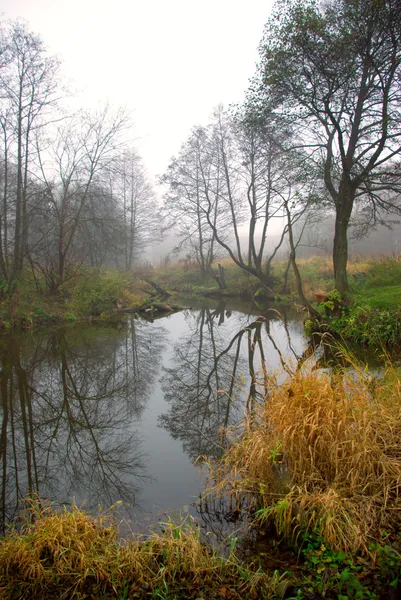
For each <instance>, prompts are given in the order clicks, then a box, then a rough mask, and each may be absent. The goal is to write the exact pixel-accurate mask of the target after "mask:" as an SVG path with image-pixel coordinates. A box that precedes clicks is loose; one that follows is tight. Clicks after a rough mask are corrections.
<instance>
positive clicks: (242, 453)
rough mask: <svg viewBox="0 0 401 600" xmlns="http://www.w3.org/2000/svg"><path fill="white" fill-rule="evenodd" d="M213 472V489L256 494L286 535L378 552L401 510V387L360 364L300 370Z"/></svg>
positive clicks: (394, 379)
mask: <svg viewBox="0 0 401 600" xmlns="http://www.w3.org/2000/svg"><path fill="white" fill-rule="evenodd" d="M389 381H391V384H389ZM212 472H213V476H214V478H215V482H216V483H215V485H214V487H212V488H211V489H210V493H212V492H213V493H216V492H217V493H227V491H229V493H230V494H231V495H236V496H237V497H238V495H241V494H244V493H251V494H254V495H255V497H256V498H257V501H258V503H259V505H262V507H263V508H262V510H261V513H260V514H261V515H262V516H263V518H264V519H265V520H266V521H270V522H274V523H275V525H276V527H277V529H278V530H279V531H280V532H282V533H284V534H286V535H288V536H293V535H295V536H296V535H297V532H299V531H300V528H306V529H311V528H312V529H314V530H318V531H319V532H320V533H321V535H322V536H323V538H324V539H325V540H326V542H327V543H328V544H330V545H331V546H333V547H334V548H338V549H344V550H347V551H352V552H356V551H362V552H365V553H368V552H369V544H370V542H371V541H372V540H373V539H374V538H375V537H376V536H377V535H378V532H379V530H380V528H386V527H391V526H392V525H393V524H394V522H396V521H397V522H398V520H399V515H400V511H401V504H400V490H401V382H400V380H399V378H398V377H397V376H396V375H395V373H388V374H387V376H386V377H385V378H383V380H376V379H372V378H371V377H370V376H369V375H368V374H367V373H366V372H365V371H363V370H358V369H355V368H354V369H352V370H351V371H348V372H345V373H341V374H337V375H335V374H328V373H322V372H317V371H314V372H309V373H301V372H298V373H296V374H295V375H294V376H293V377H292V379H291V380H290V381H289V382H288V383H287V384H285V385H284V386H281V387H277V388H275V389H274V391H273V393H272V394H271V397H270V398H269V399H268V400H267V401H266V402H265V404H264V406H263V407H261V408H260V409H259V411H258V412H257V414H256V415H255V418H254V419H253V420H252V421H249V420H248V421H247V423H246V426H245V431H244V433H243V434H242V435H241V437H240V439H239V440H237V441H236V442H234V443H233V444H232V446H231V448H230V449H229V450H228V452H227V454H226V456H225V459H224V460H223V461H222V462H221V463H220V464H218V465H215V466H214V469H213V470H212Z"/></svg>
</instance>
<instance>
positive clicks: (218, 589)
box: [0, 506, 279, 600]
mask: <svg viewBox="0 0 401 600" xmlns="http://www.w3.org/2000/svg"><path fill="white" fill-rule="evenodd" d="M35 514H36V518H35V521H34V523H32V524H26V525H25V526H24V527H23V530H22V531H20V532H17V531H13V532H10V533H9V534H8V535H7V536H6V537H5V538H3V540H1V541H0V598H10V599H11V598H16V597H18V598H29V599H35V598H41V599H47V598H68V599H70V598H103V597H104V598H159V599H163V598H165V599H169V598H176V599H178V598H189V597H197V596H199V595H202V597H205V598H215V597H226V598H230V599H233V600H234V599H236V598H244V597H246V598H261V597H263V598H268V597H269V596H270V595H271V592H272V590H273V589H274V587H275V585H278V583H279V580H278V577H276V578H275V577H268V576H267V575H264V574H262V573H261V572H260V571H259V570H258V569H256V568H254V569H252V568H251V567H250V568H248V569H246V568H244V567H243V566H241V565H240V564H239V563H238V562H237V561H236V560H235V558H234V556H230V557H229V558H228V559H223V558H220V557H219V556H217V554H214V553H211V552H210V551H209V550H208V549H207V548H206V546H205V545H204V544H203V543H202V542H201V541H200V539H199V531H198V530H197V528H195V527H191V526H189V525H188V524H186V523H183V524H181V525H176V524H174V523H172V522H169V523H166V524H164V534H163V535H157V534H154V535H152V536H151V537H150V538H148V539H136V540H133V541H130V542H126V543H122V542H120V541H119V540H118V537H117V528H116V526H115V524H114V523H113V521H112V519H111V518H110V516H109V515H108V514H103V515H99V516H97V517H91V516H89V515H88V514H86V513H85V512H84V511H83V510H81V509H78V508H77V507H73V509H72V510H70V511H67V510H64V511H62V512H57V511H53V510H52V509H51V508H49V509H46V510H41V509H40V508H38V506H35Z"/></svg>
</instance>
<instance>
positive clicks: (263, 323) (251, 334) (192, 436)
mask: <svg viewBox="0 0 401 600" xmlns="http://www.w3.org/2000/svg"><path fill="white" fill-rule="evenodd" d="M234 314H235V313H234ZM229 318H231V312H230V311H227V310H225V306H224V304H223V303H220V304H219V306H218V308H217V309H216V310H214V311H212V310H211V309H209V308H202V309H201V310H200V311H199V312H198V313H195V314H193V313H189V314H188V315H187V322H188V329H189V333H188V334H187V335H186V336H185V337H184V339H181V340H180V341H179V343H177V344H175V346H174V361H173V365H174V366H172V367H169V368H166V369H165V373H166V375H165V377H164V381H163V391H164V394H165V398H166V400H167V401H168V402H169V403H170V408H169V411H168V413H167V414H165V415H162V416H161V417H160V423H161V425H162V426H163V427H165V428H167V429H168V430H169V431H170V433H171V434H172V435H173V437H175V438H179V439H180V440H182V442H183V446H184V450H185V451H186V452H188V454H189V455H190V457H191V458H192V459H193V460H194V459H196V458H197V457H198V456H202V455H207V456H209V457H212V458H216V457H219V456H221V454H222V451H223V449H224V441H225V431H226V429H227V428H228V427H229V426H231V425H233V424H236V423H238V422H239V421H240V420H241V418H243V416H244V414H245V413H246V411H251V410H252V408H253V406H254V404H255V402H257V401H258V400H261V399H264V398H266V396H268V393H269V389H268V377H267V374H268V373H271V371H272V369H277V368H278V367H280V369H281V370H282V371H283V372H287V373H290V370H291V367H290V366H289V363H290V362H292V364H293V365H294V363H295V364H296V362H297V361H298V360H299V357H300V355H301V354H302V352H303V350H304V346H305V340H304V336H303V333H302V331H301V330H300V331H299V334H298V335H295V336H294V331H292V332H290V331H289V325H288V320H287V318H286V317H285V316H284V317H282V316H281V315H280V314H279V313H278V312H277V311H270V312H269V313H268V314H267V316H264V317H258V318H256V319H255V320H254V321H252V322H248V323H247V324H246V325H245V326H241V323H240V322H238V326H237V332H236V333H235V335H234V336H233V335H232V330H233V327H231V328H225V327H224V323H225V321H226V320H227V319H229ZM243 318H244V315H243ZM245 318H246V317H245ZM247 320H248V321H249V319H247ZM242 325H243V324H242ZM272 327H274V334H273V335H272V333H271V329H272ZM294 337H295V343H294V341H293V338H294ZM245 387H247V390H246V391H244V388H245Z"/></svg>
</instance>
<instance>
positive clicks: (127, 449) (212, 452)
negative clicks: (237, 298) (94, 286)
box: [0, 302, 307, 530]
mask: <svg viewBox="0 0 401 600" xmlns="http://www.w3.org/2000/svg"><path fill="white" fill-rule="evenodd" d="M255 310H257V309H255V308H253V309H252V308H250V307H248V306H247V305H240V304H235V305H234V304H233V305H231V304H230V305H229V304H227V305H225V304H222V303H220V304H218V303H217V302H216V303H209V304H205V305H199V307H197V308H192V309H189V310H185V311H182V312H179V313H176V314H173V315H170V316H168V317H165V318H163V319H159V320H155V321H154V322H148V321H145V320H142V319H135V318H133V317H131V316H128V315H127V316H125V315H124V316H123V317H121V316H120V317H118V318H115V319H114V320H113V321H111V322H108V323H97V324H90V325H89V324H79V325H78V324H77V325H73V326H69V327H62V328H55V329H53V328H52V329H43V330H37V331H33V332H27V333H19V334H17V335H12V336H11V335H3V336H2V337H1V338H0V367H1V370H0V393H1V404H0V427H1V434H0V435H1V437H0V482H1V493H0V511H1V514H0V517H1V522H2V524H3V526H4V524H6V523H8V522H10V521H12V520H13V519H15V518H16V517H17V516H18V514H20V511H21V500H22V499H23V498H24V497H26V496H27V495H28V494H29V493H33V492H38V493H39V494H40V496H41V497H42V498H49V499H51V500H52V501H56V502H58V503H64V504H67V505H68V504H70V503H72V502H74V501H75V502H77V503H78V504H81V503H83V502H85V503H86V506H87V507H88V509H89V510H91V509H92V510H93V509H95V508H96V507H97V506H99V505H101V506H103V507H108V506H110V505H112V504H114V503H115V502H116V501H118V500H121V501H122V503H123V504H122V509H121V512H120V514H121V516H123V517H124V518H126V519H127V520H129V521H130V522H131V523H132V528H133V529H137V530H143V529H144V528H145V526H146V524H147V523H151V522H152V521H153V522H155V521H157V520H158V519H160V518H161V516H162V515H163V514H164V513H169V514H171V513H172V512H179V511H181V510H184V511H186V510H191V509H188V507H190V506H191V505H193V504H194V503H195V502H196V499H197V498H198V496H199V493H200V492H201V490H202V478H201V473H200V466H199V463H196V464H195V461H196V459H197V457H198V456H201V455H206V456H211V457H217V456H219V455H220V454H221V451H222V445H223V443H224V433H223V432H224V427H227V426H229V425H232V424H235V423H236V422H238V421H239V420H241V418H242V417H243V415H244V413H245V411H246V406H247V403H249V397H250V392H251V393H252V394H251V395H252V397H253V398H256V401H257V399H258V396H259V395H260V394H261V393H263V389H261V388H260V386H259V383H258V372H259V371H260V369H261V365H262V361H263V360H264V362H265V365H266V369H267V370H270V371H272V370H275V371H277V370H282V369H283V365H285V364H286V363H287V362H288V361H289V362H292V363H295V361H296V360H297V359H298V358H299V357H300V356H301V355H302V353H303V352H304V351H305V349H306V348H307V340H306V339H305V336H304V334H303V326H302V323H301V321H300V319H299V316H298V315H296V314H292V315H288V314H287V315H286V314H285V313H282V314H283V318H279V316H278V314H277V313H276V312H271V313H269V314H270V316H269V317H268V318H267V319H266V320H263V321H256V323H255V320H256V318H257V315H258V313H257V312H255ZM259 340H260V341H259Z"/></svg>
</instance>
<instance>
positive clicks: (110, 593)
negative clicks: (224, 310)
mask: <svg viewBox="0 0 401 600" xmlns="http://www.w3.org/2000/svg"><path fill="white" fill-rule="evenodd" d="M343 362H344V363H345V364H346V367H347V368H346V369H344V368H342V369H341V370H337V371H336V372H334V371H333V372H322V371H307V370H305V368H303V369H301V370H298V371H297V372H296V373H295V374H294V375H293V376H292V377H288V378H287V379H286V381H285V382H284V383H282V382H281V383H280V385H278V384H277V381H276V380H275V379H273V376H270V377H269V379H268V380H267V381H266V386H267V389H268V393H267V396H265V401H264V402H263V403H261V404H259V405H258V406H256V407H255V408H254V410H253V412H252V413H249V414H248V416H247V418H246V420H245V422H244V423H242V424H241V425H240V426H239V427H237V428H235V429H231V430H229V432H228V435H227V436H226V439H227V445H226V449H225V452H224V455H223V457H222V458H221V459H217V460H215V461H211V462H209V463H208V466H207V468H208V471H209V486H208V488H207V490H206V492H205V494H204V496H203V504H204V505H207V504H209V505H210V504H211V503H212V501H213V500H214V499H217V500H219V499H221V500H222V501H223V503H224V502H225V503H226V505H227V515H228V514H231V515H232V514H233V513H236V514H237V515H239V514H240V513H242V514H243V517H244V518H245V519H246V518H248V520H251V521H253V531H257V532H258V537H259V544H258V548H257V552H254V557H253V560H252V559H250V558H249V556H248V558H246V557H244V554H242V555H239V556H236V555H235V552H236V546H237V545H238V546H240V544H237V542H238V537H237V536H235V537H233V538H232V539H231V541H230V540H229V544H228V545H229V547H230V548H231V552H230V556H229V557H225V558H222V556H221V555H220V554H219V552H218V551H216V550H214V551H212V550H211V549H210V548H208V547H207V546H206V545H205V543H204V542H203V541H202V540H201V539H200V533H199V529H198V528H197V526H196V525H195V524H194V523H193V522H192V519H190V518H189V517H188V520H187V521H186V522H184V523H179V524H177V523H175V524H174V523H173V522H171V521H168V522H167V523H164V524H163V526H162V528H163V530H164V531H163V533H162V534H154V535H152V536H151V537H147V538H136V539H134V540H133V541H130V542H127V543H123V542H121V541H119V540H118V537H117V528H116V527H115V524H114V522H113V518H112V516H111V515H110V513H109V512H106V513H103V514H101V515H99V516H95V517H91V516H89V515H88V514H86V513H85V512H84V511H83V510H80V509H78V508H76V507H73V508H72V509H71V510H68V511H67V510H64V511H59V512H58V511H55V510H52V507H43V505H42V504H41V503H40V502H39V501H38V500H34V501H32V502H31V504H30V505H29V510H28V512H27V516H28V517H29V518H28V519H27V521H26V522H25V523H24V524H23V527H22V529H20V530H19V531H10V532H9V533H8V534H7V536H6V537H5V538H4V539H3V540H2V541H1V542H0V581H1V584H0V591H1V597H3V598H7V599H8V598H9V599H10V600H11V598H15V597H19V598H28V597H29V598H50V597H52V596H53V597H55V596H56V597H76V598H82V599H83V598H158V599H165V600H173V599H176V600H178V599H181V598H204V599H207V598H210V599H219V598H220V599H223V600H224V599H232V600H236V599H239V598H250V599H252V598H277V599H278V598H287V599H290V598H292V599H297V600H301V599H304V600H316V599H319V598H329V599H334V598H338V599H340V600H351V599H359V600H363V599H367V600H376V599H383V600H384V599H392V598H398V597H399V596H400V594H401V586H400V583H401V580H400V573H401V510H400V509H401V378H400V376H399V372H398V371H397V370H396V369H394V368H393V367H392V366H391V365H387V367H386V369H385V371H384V372H383V373H382V374H381V375H380V377H376V376H373V375H370V374H369V373H368V372H367V371H366V369H364V368H360V367H358V365H357V364H356V363H355V362H354V361H353V359H352V357H351V356H344V357H343ZM244 506H245V507H247V508H246V509H244ZM261 540H262V541H261ZM263 540H266V541H267V542H263ZM280 541H285V543H286V545H287V550H286V558H285V559H284V560H283V555H282V554H281V552H282V550H281V548H282V546H281V545H280ZM272 554H273V556H272ZM272 564H273V565H274V567H272ZM283 565H284V566H283Z"/></svg>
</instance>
